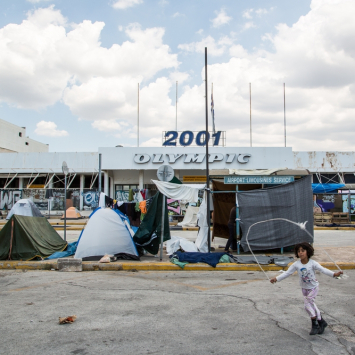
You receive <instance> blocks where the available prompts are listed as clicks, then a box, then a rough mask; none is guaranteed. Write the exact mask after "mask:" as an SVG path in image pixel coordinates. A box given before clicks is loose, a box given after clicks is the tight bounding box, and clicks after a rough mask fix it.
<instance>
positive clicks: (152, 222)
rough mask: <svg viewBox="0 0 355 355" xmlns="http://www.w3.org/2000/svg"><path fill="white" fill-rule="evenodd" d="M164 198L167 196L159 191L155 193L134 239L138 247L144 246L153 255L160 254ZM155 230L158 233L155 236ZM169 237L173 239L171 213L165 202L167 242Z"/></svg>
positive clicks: (165, 238)
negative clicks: (170, 221) (170, 223)
mask: <svg viewBox="0 0 355 355" xmlns="http://www.w3.org/2000/svg"><path fill="white" fill-rule="evenodd" d="M163 198H165V199H166V196H164V195H162V194H161V193H160V192H159V191H158V192H157V193H156V194H155V195H154V197H153V199H152V202H151V204H150V205H149V208H148V211H147V214H146V215H145V216H144V218H143V221H142V222H141V224H140V226H139V228H138V230H137V232H136V234H135V235H134V237H133V241H134V243H135V244H136V245H137V246H138V247H142V248H144V249H145V250H146V251H147V252H149V253H151V254H153V255H156V254H158V251H159V246H160V237H161V222H162V221H161V219H162V210H163ZM154 232H155V233H156V235H154V236H153V233H154ZM169 239H171V238H170V226H169V215H168V206H167V204H166V203H165V214H164V237H163V240H164V242H165V241H167V240H169Z"/></svg>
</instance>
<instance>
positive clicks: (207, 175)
mask: <svg viewBox="0 0 355 355" xmlns="http://www.w3.org/2000/svg"><path fill="white" fill-rule="evenodd" d="M205 104H206V185H207V186H206V194H207V216H206V217H207V227H208V231H207V243H208V252H209V253H210V252H211V211H210V173H209V168H208V158H209V156H208V140H209V139H208V138H209V133H208V97H207V47H205Z"/></svg>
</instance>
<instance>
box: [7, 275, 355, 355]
mask: <svg viewBox="0 0 355 355" xmlns="http://www.w3.org/2000/svg"><path fill="white" fill-rule="evenodd" d="M276 274H277V272H268V275H269V277H271V276H274V275H276ZM346 274H347V275H348V276H349V277H348V278H346V279H343V280H338V279H332V278H330V277H327V276H325V275H323V274H320V275H318V279H319V281H320V292H319V296H318V297H317V304H318V307H319V308H320V310H321V311H322V312H323V317H324V318H325V319H326V320H327V322H328V324H329V326H328V328H326V330H325V332H324V334H323V335H316V336H310V335H309V334H308V333H309V331H310V327H311V322H310V320H309V318H308V316H307V314H306V312H305V311H304V309H303V300H302V295H301V290H300V287H299V285H298V277H297V276H296V275H294V276H291V277H289V278H288V279H286V280H284V281H282V282H280V283H277V284H275V285H271V284H270V283H269V282H268V281H267V280H266V278H265V276H264V275H263V274H262V273H260V272H218V271H214V272H188V273H181V272H141V271H140V272H125V271H119V272H89V273H61V272H48V271H27V272H24V271H18V270H6V271H0V304H1V307H0V317H1V323H0V324H1V327H0V328H1V346H0V354H7V355H11V354H31V353H32V354H36V355H42V354H43V355H51V354H82V355H86V354H95V355H96V354H169V355H171V354H194V355H196V354H243V355H259V354H263V355H265V354H278V355H282V354H285V355H286V354H287V355H289V354H297V355H303V354H304V355H309V354H322V355H328V354H329V355H334V354H355V333H354V330H355V318H354V315H355V303H354V288H355V270H348V271H346ZM73 314H75V315H76V316H77V320H76V321H75V322H74V323H72V324H64V325H59V322H58V319H59V317H65V316H69V315H73Z"/></svg>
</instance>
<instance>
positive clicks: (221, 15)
mask: <svg viewBox="0 0 355 355" xmlns="http://www.w3.org/2000/svg"><path fill="white" fill-rule="evenodd" d="M215 13H216V15H217V17H215V18H214V19H213V20H211V22H212V26H213V27H220V26H222V25H226V24H227V23H229V21H230V20H232V17H230V16H228V15H227V14H226V10H225V9H221V10H220V11H219V12H217V11H216V12H215Z"/></svg>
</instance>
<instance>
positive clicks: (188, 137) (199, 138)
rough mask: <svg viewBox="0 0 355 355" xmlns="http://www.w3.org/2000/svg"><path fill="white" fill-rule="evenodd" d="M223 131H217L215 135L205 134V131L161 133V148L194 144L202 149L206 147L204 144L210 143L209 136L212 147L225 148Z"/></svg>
mask: <svg viewBox="0 0 355 355" xmlns="http://www.w3.org/2000/svg"><path fill="white" fill-rule="evenodd" d="M225 133H226V132H225V131H217V132H215V133H212V132H207V134H206V131H199V132H193V131H182V132H180V131H167V132H163V146H164V147H171V146H174V147H175V146H176V144H177V142H178V143H179V145H181V146H183V147H187V146H189V145H194V144H196V145H197V146H199V147H203V146H205V145H206V142H210V139H211V136H212V138H213V142H212V145H213V146H218V145H222V146H225V141H226V138H225V136H226V135H225Z"/></svg>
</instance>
